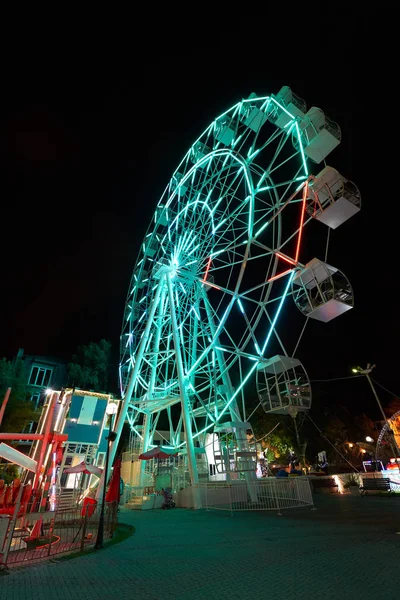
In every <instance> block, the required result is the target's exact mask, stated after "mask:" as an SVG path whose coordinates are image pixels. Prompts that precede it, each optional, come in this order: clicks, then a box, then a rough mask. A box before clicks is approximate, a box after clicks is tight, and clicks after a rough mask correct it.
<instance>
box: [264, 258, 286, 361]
mask: <svg viewBox="0 0 400 600" xmlns="http://www.w3.org/2000/svg"><path fill="white" fill-rule="evenodd" d="M293 276H294V269H292V271H291V272H290V276H289V279H288V282H287V284H286V288H285V291H284V292H283V296H282V298H281V301H280V302H279V306H278V308H277V311H276V313H275V317H274V319H273V321H272V323H271V327H270V330H269V332H268V335H267V337H266V339H265V342H264V346H263V347H262V351H261V354H264V352H265V349H266V347H267V345H268V342H269V340H270V339H271V335H272V332H273V331H274V328H275V325H276V322H277V320H278V317H279V314H280V312H281V310H282V306H283V304H284V302H285V300H286V296H287V293H288V291H289V287H290V284H291V283H292V279H293Z"/></svg>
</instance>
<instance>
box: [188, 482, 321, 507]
mask: <svg viewBox="0 0 400 600" xmlns="http://www.w3.org/2000/svg"><path fill="white" fill-rule="evenodd" d="M198 488H199V489H200V493H201V501H202V505H203V507H204V508H207V509H213V510H229V511H231V512H233V511H239V510H276V511H277V512H278V514H281V510H287V509H291V508H299V507H303V506H311V507H314V501H313V495H312V491H311V487H310V482H309V481H308V479H307V478H303V477H296V478H294V477H293V478H288V479H275V478H272V477H271V478H266V479H262V480H257V481H254V482H246V481H243V480H241V481H232V482H231V483H230V484H227V483H226V482H218V483H217V482H215V483H201V484H199V485H198Z"/></svg>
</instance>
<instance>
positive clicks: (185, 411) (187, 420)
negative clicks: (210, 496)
mask: <svg viewBox="0 0 400 600" xmlns="http://www.w3.org/2000/svg"><path fill="white" fill-rule="evenodd" d="M166 280H167V288H168V296H169V306H170V310H171V322H172V337H173V340H174V347H175V356H176V370H177V376H178V383H179V388H180V395H181V407H182V415H183V423H184V427H185V435H186V448H187V457H188V467H189V475H190V481H191V484H192V486H193V502H194V508H195V509H198V508H201V501H200V495H199V490H198V488H197V487H196V486H197V484H198V482H199V477H198V474H197V468H196V457H195V453H194V442H193V435H192V425H191V416H190V410H189V409H190V406H189V400H188V396H187V393H186V385H185V372H184V370H183V361H182V354H181V350H180V340H179V331H178V322H177V319H176V312H175V301H174V294H173V290H172V282H171V273H167V274H166ZM160 283H161V282H160Z"/></svg>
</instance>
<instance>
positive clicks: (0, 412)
mask: <svg viewBox="0 0 400 600" xmlns="http://www.w3.org/2000/svg"><path fill="white" fill-rule="evenodd" d="M10 392H11V388H10V387H9V388H7V391H6V393H5V394H4V398H3V403H2V405H1V408H0V425H1V424H2V422H3V416H4V412H5V410H6V406H7V402H8V399H9V397H10Z"/></svg>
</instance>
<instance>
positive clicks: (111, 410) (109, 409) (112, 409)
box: [106, 402, 118, 416]
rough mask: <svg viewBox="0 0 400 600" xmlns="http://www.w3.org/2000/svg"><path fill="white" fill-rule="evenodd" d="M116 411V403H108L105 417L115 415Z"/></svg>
mask: <svg viewBox="0 0 400 600" xmlns="http://www.w3.org/2000/svg"><path fill="white" fill-rule="evenodd" d="M117 410H118V404H117V403H116V402H109V403H108V404H107V408H106V413H107V415H109V416H110V415H115V414H116V413H117Z"/></svg>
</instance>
